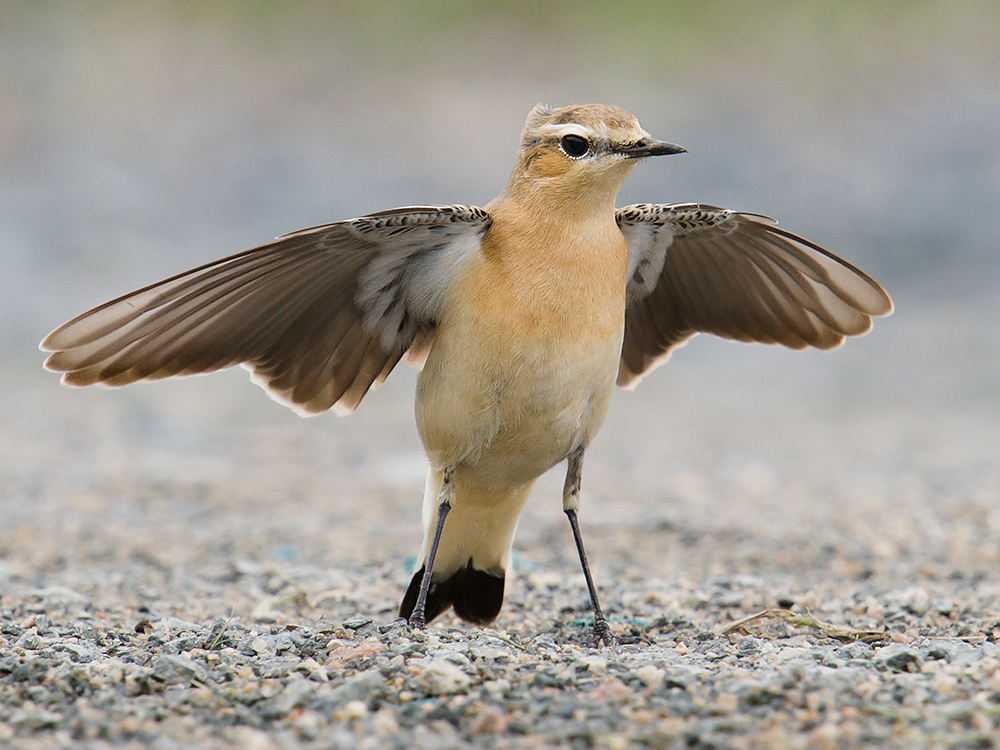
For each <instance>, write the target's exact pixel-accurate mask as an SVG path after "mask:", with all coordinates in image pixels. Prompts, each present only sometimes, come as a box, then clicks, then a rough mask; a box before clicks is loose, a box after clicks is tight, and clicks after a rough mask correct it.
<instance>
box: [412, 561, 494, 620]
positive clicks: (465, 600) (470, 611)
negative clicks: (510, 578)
mask: <svg viewBox="0 0 1000 750" xmlns="http://www.w3.org/2000/svg"><path fill="white" fill-rule="evenodd" d="M424 570H425V566H421V568H420V570H418V571H417V572H416V573H414V574H413V578H412V579H411V580H410V585H409V587H408V588H407V589H406V594H405V595H404V596H403V601H402V603H401V604H400V605H399V616H400V617H405V618H407V619H409V617H410V615H411V614H413V608H414V607H416V606H417V596H418V595H419V594H420V583H421V582H422V581H423V578H424ZM503 585H504V575H503V574H502V573H501V574H500V575H494V574H492V573H486V572H485V571H482V570H476V569H475V568H473V567H472V560H471V559H470V560H469V563H468V565H466V566H465V567H464V568H459V569H458V571H456V572H455V573H453V574H452V575H451V576H449V577H448V578H445V579H443V580H437V581H435V580H433V579H431V587H430V589H428V591H427V613H426V622H430V621H431V620H433V619H434V618H435V617H437V616H438V615H440V614H442V613H443V612H447V611H448V608H449V607H454V608H455V614H456V615H458V616H459V617H460V618H462V619H463V620H465V621H466V622H471V623H473V624H475V625H489V624H490V623H491V622H493V621H494V620H495V619H497V615H498V614H500V609H501V607H502V606H503Z"/></svg>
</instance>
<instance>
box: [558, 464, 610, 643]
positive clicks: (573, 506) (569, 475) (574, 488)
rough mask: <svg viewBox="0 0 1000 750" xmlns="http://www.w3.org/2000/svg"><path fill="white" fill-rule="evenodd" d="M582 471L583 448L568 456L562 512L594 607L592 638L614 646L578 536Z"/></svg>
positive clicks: (585, 553) (581, 541)
mask: <svg viewBox="0 0 1000 750" xmlns="http://www.w3.org/2000/svg"><path fill="white" fill-rule="evenodd" d="M582 471H583V448H582V447H581V448H577V449H576V450H574V451H573V452H572V453H571V454H570V455H569V466H568V467H567V469H566V484H565V485H564V486H563V510H564V511H565V512H566V515H567V517H569V525H570V528H572V529H573V539H574V540H575V541H576V549H577V552H579V553H580V564H581V565H582V566H583V575H584V578H586V579H587V589H588V590H589V591H590V602H591V604H592V605H593V606H594V638H595V639H596V640H597V643H598V644H600V643H603V644H604V645H605V646H614V645H615V639H614V637H613V636H612V635H611V628H609V627H608V621H607V620H606V619H605V618H604V612H603V611H602V610H601V603H600V602H599V601H598V600H597V587H596V586H594V578H593V576H591V574H590V564H589V563H588V562H587V551H586V550H585V549H584V548H583V537H582V536H581V535H580V524H579V522H578V521H577V514H578V512H579V510H580V475H581V473H582Z"/></svg>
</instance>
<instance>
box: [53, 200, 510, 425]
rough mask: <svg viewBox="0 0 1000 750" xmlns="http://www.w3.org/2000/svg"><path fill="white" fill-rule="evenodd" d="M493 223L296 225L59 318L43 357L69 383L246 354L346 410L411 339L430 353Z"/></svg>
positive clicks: (145, 374)
mask: <svg viewBox="0 0 1000 750" xmlns="http://www.w3.org/2000/svg"><path fill="white" fill-rule="evenodd" d="M490 221H491V220H490V216H489V214H488V213H487V212H486V211H485V210H483V209H481V208H476V207H473V206H445V207H440V208H437V207H428V206H420V207H412V208H398V209H394V210H391V211H386V212H383V213H377V214H371V215H369V216H364V217H361V218H359V219H352V220H350V221H343V222H338V223H336V224H327V225H325V226H319V227H313V228H311V229H304V230H302V231H299V232H294V233H292V234H287V235H284V236H282V237H279V238H278V239H277V240H275V241H274V242H272V243H270V244H268V245H263V246H261V247H258V248H255V249H253V250H247V251H246V252H243V253H239V254H238V255H233V256H231V257H228V258H223V259H222V260H217V261H215V262H214V263H209V264H207V265H204V266H201V267H199V268H195V269H193V270H191V271H187V272H185V273H182V274H179V275H177V276H174V277H172V278H169V279H166V280H164V281H160V282H158V283H156V284H153V285H151V286H148V287H145V288H144V289H139V290H138V291H135V292H132V293H131V294H126V295H125V296H124V297H119V298H118V299H116V300H113V301H111V302H108V303H106V304H104V305H101V306H100V307H96V308H94V309H93V310H90V311H89V312H85V313H83V314H82V315H80V316H78V317H76V318H74V319H73V320H71V321H69V322H68V323H65V324H63V325H61V326H60V327H59V328H57V329H56V330H54V331H53V332H52V333H50V334H49V335H48V336H47V337H46V338H45V340H44V341H42V344H41V348H42V349H43V350H47V351H51V352H53V354H51V355H50V356H49V358H48V359H47V360H46V362H45V366H46V367H47V368H48V369H50V370H56V371H61V372H63V373H65V374H64V375H63V382H64V383H67V384H69V385H91V384H94V383H102V384H105V385H109V386H119V385H125V384H127V383H132V382H135V381H137V380H149V379H156V378H165V377H169V376H171V375H192V374H195V373H203V372H211V371H213V370H218V369H221V368H224V367H229V366H231V365H235V364H242V365H244V366H245V367H247V368H248V369H249V370H251V372H252V373H253V378H254V380H255V381H256V382H258V383H259V384H260V385H262V386H264V387H265V388H266V389H267V390H268V391H269V392H270V393H271V394H272V395H274V396H276V397H277V398H278V399H280V400H282V401H283V402H285V403H287V404H288V405H290V406H292V407H293V408H295V409H296V410H298V411H300V412H305V413H316V412H320V411H324V410H326V409H329V408H331V407H336V408H337V409H338V410H339V411H341V412H350V411H353V410H354V409H355V408H356V407H357V405H358V403H360V401H361V399H362V398H363V397H364V395H365V393H367V392H368V389H369V388H370V387H371V386H372V384H373V383H376V382H382V381H383V380H384V379H385V378H386V377H387V376H388V374H389V372H390V371H391V370H392V368H393V367H394V366H395V365H396V363H397V362H398V361H399V360H400V358H401V357H402V356H403V354H404V353H406V352H407V350H410V354H411V357H412V356H414V355H416V357H417V358H418V359H419V357H420V355H421V354H422V355H424V356H426V352H427V350H428V348H429V345H430V342H431V341H432V340H433V331H434V328H435V326H436V324H437V321H438V319H439V316H440V314H441V310H442V306H443V305H444V299H445V292H446V290H447V289H448V287H449V285H450V284H451V282H452V280H453V279H454V278H455V276H456V274H457V273H458V272H459V270H460V269H461V268H462V267H463V266H464V264H465V263H467V262H468V261H469V260H470V259H471V258H472V257H474V256H475V255H476V254H477V253H478V252H479V247H480V242H481V239H482V236H483V234H484V232H485V231H486V230H487V228H488V227H489V225H490Z"/></svg>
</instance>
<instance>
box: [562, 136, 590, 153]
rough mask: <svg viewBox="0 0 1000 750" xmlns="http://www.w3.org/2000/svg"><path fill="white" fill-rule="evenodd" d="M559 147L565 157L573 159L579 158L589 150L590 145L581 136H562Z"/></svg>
mask: <svg viewBox="0 0 1000 750" xmlns="http://www.w3.org/2000/svg"><path fill="white" fill-rule="evenodd" d="M559 146H560V148H562V150H563V153H565V154H566V156H569V157H572V158H574V159H578V158H580V157H581V156H583V155H584V154H586V153H587V151H589V150H590V144H589V143H588V142H587V139H586V138H584V137H583V136H582V135H564V136H563V137H562V140H561V141H559Z"/></svg>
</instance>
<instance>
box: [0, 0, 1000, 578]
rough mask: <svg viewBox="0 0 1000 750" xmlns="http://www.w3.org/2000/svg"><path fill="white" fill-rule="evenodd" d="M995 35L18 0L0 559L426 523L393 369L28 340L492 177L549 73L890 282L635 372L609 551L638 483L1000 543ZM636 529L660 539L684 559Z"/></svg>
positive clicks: (417, 8)
mask: <svg viewBox="0 0 1000 750" xmlns="http://www.w3.org/2000/svg"><path fill="white" fill-rule="evenodd" d="M998 40H1000V4H998V3H996V2H994V1H993V0H983V1H982V2H976V1H975V0H942V1H940V2H939V1H934V0H914V1H913V2H907V3H898V2H890V1H889V0H884V1H882V0H874V1H873V0H844V1H842V2H833V1H831V2H801V1H794V2H793V1H791V0H788V1H779V0H762V1H758V2H754V3H745V2H735V1H733V2H702V3H686V2H652V1H649V0H621V1H620V2H614V3H609V2H605V1H604V0H590V1H587V0H584V1H582V2H580V1H574V2H570V1H569V0H551V1H550V2H544V3H535V2H526V1H520V0H519V1H514V2H502V1H498V0H489V2H486V1H485V0H484V1H483V2H475V1H461V0H438V1H430V2H389V1H388V0H367V1H366V2H359V3H346V2H344V3H342V2H319V1H315V2H309V1H302V2H268V1H266V0H256V1H251V2H246V1H241V2H235V1H219V2H195V1H193V0H192V1H190V2H184V1H178V2H148V1H146V0H139V1H138V2H129V3H122V2H111V1H108V2H96V1H91V0H74V1H73V2H50V1H49V0H30V1H29V0H24V1H18V0H3V1H2V2H0V351H2V353H3V356H2V357H0V378H2V379H3V382H4V384H5V395H4V397H3V399H2V400H0V503H2V511H0V517H2V519H3V521H4V523H3V524H2V528H3V529H4V530H5V531H4V532H3V534H4V535H3V536H2V537H0V560H4V561H5V563H4V565H5V566H6V567H4V568H3V569H2V570H3V571H5V574H6V575H8V576H11V575H21V576H29V577H30V576H33V575H35V576H37V575H40V573H39V572H38V571H44V570H47V569H57V568H58V567H59V565H60V564H63V565H65V558H66V556H67V555H69V556H70V557H71V558H73V559H77V558H80V559H83V558H86V559H90V560H94V561H98V560H102V559H105V560H106V559H109V558H110V559H129V555H134V554H136V550H139V549H142V550H147V551H149V550H153V552H151V554H156V555H158V556H160V557H161V558H162V559H165V560H168V561H173V562H176V563H178V564H183V563H185V562H190V561H197V560H201V559H209V558H212V557H213V556H215V557H218V556H219V555H222V556H226V555H228V556H230V557H233V558H241V557H252V558H259V559H264V560H284V559H293V558H294V559H299V560H311V561H315V562H319V563H323V564H329V563H331V562H339V561H343V560H347V559H373V560H377V559H386V558H387V557H392V556H393V555H395V554H396V549H397V547H398V549H399V550H402V551H407V553H412V552H414V551H416V548H417V545H418V543H419V536H420V535H419V530H418V529H417V528H416V526H417V523H418V521H417V519H418V518H419V511H418V506H419V501H420V495H421V488H422V475H423V472H424V463H423V457H422V455H421V453H420V447H419V442H418V440H417V438H416V433H415V430H414V428H413V426H412V388H413V382H414V377H415V376H414V375H413V373H411V372H409V371H406V370H405V368H403V367H401V368H400V369H399V371H397V372H396V373H394V374H393V376H392V377H391V378H390V380H389V382H388V383H387V384H386V385H385V386H384V387H383V388H382V389H380V390H379V391H378V392H375V393H372V394H370V395H369V396H368V397H367V399H366V401H365V403H364V404H362V407H361V409H360V410H359V412H358V413H357V414H356V415H354V416H352V417H350V418H348V419H343V420H341V419H337V418H336V417H334V416H332V415H326V416H323V417H321V418H319V419H314V420H306V421H304V420H300V419H299V418H298V417H296V416H294V414H292V412H290V411H286V410H284V409H282V408H281V407H279V406H277V405H276V404H274V403H272V402H270V401H269V400H268V399H266V398H264V396H263V393H262V392H260V391H259V390H258V389H257V388H256V387H254V386H253V385H251V384H250V383H249V382H248V381H247V378H246V375H245V373H243V372H242V371H238V370H237V371H234V372H229V373H221V374H217V375H213V376H211V377H207V378H194V379H189V380H182V381H176V382H173V381H172V382H163V383H157V384H155V385H152V386H145V385H143V386H133V387H131V388H128V389H124V390H121V391H116V392H109V391H103V390H99V389H93V390H91V389H87V390H82V391H76V390H74V391H70V390H67V389H64V388H61V387H60V386H59V383H58V377H57V376H55V375H53V374H47V373H44V372H43V371H42V369H41V363H42V360H43V355H42V354H40V353H39V352H38V351H37V348H36V347H37V342H38V341H39V340H40V339H41V338H42V337H43V336H44V335H45V334H46V333H47V332H48V331H49V330H51V329H52V328H53V327H55V326H56V325H58V324H59V323H61V322H63V321H64V320H66V319H68V318H69V317H72V316H73V315H75V314H77V313H79V312H81V311H83V310H84V309H87V308H89V307H91V306H93V305H96V304H98V303H101V302H103V301H105V300H107V299H110V298H112V297H115V296H118V295H120V294H122V293H124V292H126V291H129V290H131V289H134V288H137V287H139V286H142V285H145V284H147V283H150V282H152V281H155V280H158V279H160V278H162V277H165V276H167V275H171V274H174V273H177V272H180V271H182V270H185V269H187V268H189V267H192V266H195V265H198V264H201V263H204V262H207V261H209V260H213V259H215V258H218V257H221V256H224V255H229V254H231V253H234V252H237V251H239V250H242V249H245V248H248V247H252V246H255V245H258V244H261V243H263V242H266V241H268V240H269V239H271V238H272V237H274V236H276V235H278V234H281V233H284V232H287V231H291V230H294V229H297V228H300V227H305V226H311V225H315V224H321V223H325V222H330V221H335V220H339V219H345V218H350V217H353V216H357V215H360V214H364V213H367V212H371V211H377V210H380V209H386V208H390V207H395V206H401V205H407V204H426V203H430V204H447V203H457V202H461V203H474V204H480V205H482V204H483V203H485V202H487V201H488V200H490V199H491V198H492V197H493V196H494V195H495V194H496V193H497V192H498V191H499V189H500V188H501V187H502V185H503V183H504V181H505V180H506V178H507V174H508V171H509V169H510V165H511V164H512V163H513V158H514V154H515V151H516V149H517V145H518V137H519V134H520V130H521V126H522V124H523V121H524V118H525V116H526V115H527V113H528V110H529V109H530V108H531V107H532V106H533V105H534V104H536V103H538V102H544V103H547V104H549V105H551V106H561V105H566V104H571V103H585V102H605V103H611V104H616V105H619V106H621V107H623V108H625V109H627V110H629V111H631V112H633V113H634V114H635V115H636V116H637V117H638V118H639V120H640V121H641V122H642V124H643V126H644V127H645V128H646V130H648V131H649V132H650V133H652V134H653V135H654V136H656V137H659V138H663V139H667V140H671V141H673V142H676V143H679V144H681V145H683V146H685V147H686V148H687V149H688V151H689V152H690V153H688V154H686V155H682V156H676V157H672V158H670V159H664V160H655V161H652V162H650V163H646V164H643V165H641V166H640V167H639V168H638V169H637V170H636V172H635V173H634V174H633V176H632V177H631V178H630V179H629V180H628V181H627V183H626V185H625V187H624V189H623V190H622V193H621V195H620V197H619V205H625V204H628V203H634V202H687V201H700V202H706V203H712V204H716V205H721V206H725V207H728V208H734V209H740V210H749V211H754V212H759V213H764V214H768V215H770V216H774V217H776V218H777V219H779V220H780V222H781V225H782V226H783V227H785V228H787V229H789V230H791V231H793V232H796V233H799V234H802V235H804V236H806V237H808V238H809V239H811V240H813V241H815V242H817V243H819V244H821V245H823V246H825V247H827V248H829V249H830V250H832V251H833V252H835V253H837V254H840V255H842V256H843V257H845V258H846V259H848V260H850V261H851V262H852V263H855V264H857V265H859V266H861V267H862V268H863V269H865V270H866V271H868V272H869V273H871V274H872V275H873V276H875V277H876V278H877V279H878V280H879V281H880V282H881V283H882V284H883V285H884V286H885V287H886V288H887V290H888V291H889V292H890V294H891V295H892V296H893V298H894V300H895V303H896V312H895V314H894V315H893V316H892V317H890V318H888V319H880V320H878V321H876V324H875V327H874V330H873V331H872V332H871V333H870V334H869V335H868V336H866V337H864V338H861V339H858V340H851V341H848V342H847V345H846V346H844V347H843V348H842V349H839V350H836V351H834V352H830V353H819V352H789V351H784V350H778V349H774V348H771V347H763V346H746V345H741V344H733V343H728V342H721V341H714V340H710V339H708V338H707V337H700V338H698V339H696V340H695V341H693V342H692V343H691V344H690V345H689V346H688V347H686V348H685V349H684V350H682V351H680V352H679V353H677V354H676V355H675V356H674V358H673V360H672V361H671V363H670V364H669V365H668V366H667V367H665V368H663V369H661V370H659V371H657V373H656V374H655V375H653V376H652V377H649V378H647V379H646V380H645V381H644V382H643V383H642V385H641V387H640V388H639V389H638V390H637V391H635V392H634V393H621V394H618V396H616V401H615V403H614V405H613V408H612V414H611V416H610V417H609V420H608V423H607V426H606V427H605V430H604V431H603V432H602V434H601V435H600V436H599V438H598V440H597V442H596V443H595V445H594V447H593V449H592V450H591V452H590V454H589V458H588V464H587V470H586V471H585V479H584V487H585V492H587V493H589V497H590V500H589V507H588V508H587V509H586V510H585V516H584V517H585V520H586V523H589V524H591V526H592V527H593V526H595V525H601V531H599V532H598V531H596V530H594V529H593V528H592V530H591V533H592V534H593V535H595V536H596V537H597V538H596V540H595V541H594V542H593V544H594V546H596V547H598V548H600V547H605V548H611V552H615V550H617V552H615V554H612V555H611V557H610V558H608V557H606V558H605V559H604V562H603V565H605V566H608V567H611V568H614V566H615V565H621V566H624V565H626V564H627V562H628V560H629V557H628V555H629V554H630V553H634V554H638V553H637V552H635V551H636V550H639V549H641V548H642V545H640V544H638V543H637V542H636V541H635V537H634V533H633V532H635V533H639V532H638V531H637V530H639V531H642V530H643V529H646V530H648V528H651V527H649V526H648V522H649V519H650V518H652V519H653V520H654V521H656V523H659V524H660V528H661V529H662V530H663V533H664V534H667V533H669V530H670V529H676V528H679V527H681V526H683V527H684V528H687V529H688V530H689V531H691V530H692V529H693V530H694V532H697V533H701V532H710V533H711V534H715V533H716V532H718V533H722V534H725V533H729V534H730V535H732V534H736V535H737V536H736V537H733V536H729V537H726V538H730V539H732V538H739V539H744V540H746V539H750V540H751V541H747V544H751V546H752V545H753V544H757V542H752V539H756V538H758V536H759V537H760V538H767V539H771V540H773V544H772V545H771V546H768V544H770V543H765V542H761V543H760V544H761V545H763V546H762V547H761V548H762V549H767V550H770V552H768V554H767V555H764V556H765V557H768V558H769V559H770V560H771V561H772V563H773V564H774V565H778V566H779V567H780V566H781V565H785V568H786V569H787V570H792V569H793V568H794V567H795V565H797V563H796V562H795V561H794V560H792V561H789V560H785V561H784V563H782V562H781V560H780V559H778V560H777V562H775V559H776V558H775V555H774V554H771V553H773V552H774V550H777V549H780V548H781V547H782V545H794V544H798V543H801V544H813V543H814V542H815V541H816V540H817V539H819V540H820V541H824V540H825V541H826V542H828V543H829V544H832V545H833V546H834V547H836V548H837V549H838V550H841V551H842V552H844V551H845V550H846V552H844V554H846V555H847V557H851V556H852V555H853V556H854V558H857V559H866V560H867V559H868V558H870V557H872V556H874V557H875V558H879V556H880V555H881V558H879V559H890V558H891V559H893V560H896V559H900V557H901V556H904V557H905V555H903V552H905V550H907V549H909V547H908V545H910V541H909V540H912V539H920V540H922V541H921V546H922V550H921V552H920V555H918V554H917V553H916V552H914V556H913V560H914V561H913V564H914V565H916V564H917V563H916V562H915V561H916V560H917V559H918V558H921V557H922V558H926V555H927V554H931V555H937V556H938V559H943V560H947V561H948V564H949V565H953V566H961V565H967V566H971V567H973V568H977V569H982V570H989V569H990V566H992V565H994V563H995V562H996V555H997V550H996V539H997V534H1000V503H998V501H997V491H998V488H1000V478H998V473H1000V470H998V468H997V461H996V456H997V452H998V449H1000V422H998V418H1000V396H998V393H997V390H998V380H1000V378H998V376H1000V331H998V325H997V323H998V322H1000V288H998V279H1000V253H998V247H1000V43H998ZM560 482H561V478H560V477H559V476H554V477H548V478H546V479H545V480H543V482H542V484H541V485H540V487H539V490H538V492H537V496H536V501H535V502H534V503H533V504H532V505H531V507H530V508H529V510H528V516H527V518H526V520H525V522H524V524H523V526H522V533H521V535H520V536H519V541H518V545H519V547H518V549H519V555H521V556H522V558H527V559H528V561H527V562H526V563H525V565H527V566H528V567H530V565H531V560H532V559H535V560H537V561H539V562H547V561H546V559H544V558H545V555H548V554H558V555H560V556H561V555H565V558H566V561H567V565H571V564H572V555H573V550H572V546H571V544H570V542H569V537H568V532H565V530H564V529H563V528H562V523H563V521H562V519H561V513H560V506H559V495H558V488H559V486H560ZM362 506H363V507H362ZM373 509H374V510H373ZM375 510H377V511H378V513H377V515H378V517H377V518H373V517H371V514H372V513H373V512H375ZM878 512H881V513H882V514H883V515H882V516H878ZM365 513H368V516H364V514H365ZM588 514H589V515H588ZM876 517H878V518H882V519H883V520H885V519H889V520H888V521H886V522H885V523H881V524H880V523H876V522H875V521H874V520H872V521H869V519H874V518H876ZM115 524H117V525H118V526H117V527H120V529H122V530H121V531H120V532H117V533H113V532H111V531H109V530H108V529H109V528H111V527H112V526H114V525H115ZM618 527H620V528H621V529H622V531H621V534H620V535H619V536H615V533H612V532H613V531H614V529H615V528H618ZM608 529H611V530H610V531H609V530H608ZM747 529H749V531H747ZM550 530H552V532H551V533H552V534H553V537H552V539H553V540H554V541H552V543H551V545H548V540H549V537H548V536H546V535H547V534H548V533H549V531H550ZM556 530H557V531H556ZM755 530H756V531H755ZM557 533H558V537H556V536H555V535H556V534H557ZM630 534H631V535H632V536H630ZM740 534H743V535H744V536H740ZM696 535H697V534H696ZM755 535H756V536H755ZM86 539H90V540H91V541H90V544H91V547H90V548H88V551H86V552H79V553H76V552H68V551H67V549H69V548H71V547H72V545H74V544H78V543H80V540H86ZM616 540H617V541H616ZM540 541H542V542H545V544H543V545H541V547H542V548H545V549H547V548H548V546H552V547H554V548H558V549H559V552H558V553H555V552H552V553H550V552H545V551H541V550H540V545H539V544H538V543H539V542H540ZM650 544H652V545H653V551H651V552H650V555H651V556H652V557H654V558H656V559H657V560H658V562H657V563H656V564H659V565H661V566H666V567H664V568H663V571H664V572H665V573H667V574H673V573H675V572H676V570H677V568H676V566H681V565H683V564H689V563H682V562H681V561H680V560H679V559H678V558H668V557H667V555H668V553H667V552H664V551H662V550H660V554H659V557H657V553H656V552H655V550H656V549H657V548H656V545H655V544H654V543H653V542H651V543H650ZM380 545H381V546H380ZM735 549H736V548H733V549H731V550H730V551H729V552H728V553H727V554H728V555H729V558H726V559H723V558H724V557H725V556H722V557H720V556H719V555H718V550H717V549H716V551H715V552H712V550H711V549H708V548H706V550H705V552H704V561H703V562H704V566H703V568H701V570H710V569H712V566H713V565H716V566H719V567H720V568H721V569H726V570H730V571H731V570H733V569H734V568H735V569H741V567H746V568H747V569H752V570H759V565H762V564H763V563H761V560H760V559H759V558H760V555H758V557H756V558H755V557H753V556H752V555H751V556H746V557H744V558H740V559H731V558H733V557H734V556H735V557H737V558H738V557H739V553H738V552H737V551H734V550H735ZM192 550H194V551H192ZM928 550H930V552H928ZM688 551H689V552H691V549H690V545H689V547H688ZM848 553H849V554H848ZM144 554H145V553H144ZM400 554H402V552H400ZM691 554H694V553H691ZM74 555H75V556H76V557H74ZM615 555H617V557H616V556H615ZM623 555H624V557H623ZM963 555H964V557H963ZM81 556H82V558H81ZM102 556H103V557H102ZM866 556H867V557H866ZM560 559H561V558H560ZM852 559H853V558H852ZM60 560H63V563H60V562H59V561H60ZM616 560H617V561H618V562H617V563H616ZM670 560H673V562H670ZM754 560H756V562H754ZM690 564H693V563H690ZM866 564H867V563H866ZM670 565H673V566H675V567H669V566H670ZM993 569H994V570H995V568H993ZM400 570H401V571H402V570H403V567H402V564H400ZM646 572H649V571H648V570H647V571H646ZM403 579H405V572H401V573H400V581H403Z"/></svg>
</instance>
